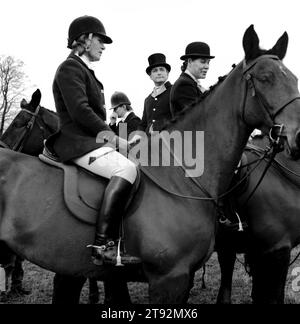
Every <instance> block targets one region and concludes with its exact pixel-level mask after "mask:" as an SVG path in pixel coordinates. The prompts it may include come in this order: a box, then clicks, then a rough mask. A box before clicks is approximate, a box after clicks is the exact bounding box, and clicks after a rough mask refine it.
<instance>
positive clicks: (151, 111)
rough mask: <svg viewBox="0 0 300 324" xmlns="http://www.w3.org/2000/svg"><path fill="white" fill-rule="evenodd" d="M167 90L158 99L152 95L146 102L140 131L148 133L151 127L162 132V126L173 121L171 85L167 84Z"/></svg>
mask: <svg viewBox="0 0 300 324" xmlns="http://www.w3.org/2000/svg"><path fill="white" fill-rule="evenodd" d="M165 87H166V90H165V91H164V92H162V93H161V94H159V95H158V96H156V97H153V96H152V94H150V95H149V96H148V97H147V98H146V99H145V102H144V111H143V117H142V121H141V124H140V126H139V128H138V129H139V130H141V131H144V132H147V133H148V131H149V128H150V126H151V125H152V128H153V130H154V131H160V130H161V129H162V126H163V125H164V124H165V123H166V122H167V121H168V120H170V119H171V111H170V91H171V88H172V85H171V83H170V82H169V81H168V82H166V83H165Z"/></svg>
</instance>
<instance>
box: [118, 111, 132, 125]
mask: <svg viewBox="0 0 300 324" xmlns="http://www.w3.org/2000/svg"><path fill="white" fill-rule="evenodd" d="M130 113H132V111H126V113H125V115H124V116H123V117H122V118H121V120H120V121H121V122H123V123H124V121H125V119H126V118H127V116H128V115H129V114H130Z"/></svg>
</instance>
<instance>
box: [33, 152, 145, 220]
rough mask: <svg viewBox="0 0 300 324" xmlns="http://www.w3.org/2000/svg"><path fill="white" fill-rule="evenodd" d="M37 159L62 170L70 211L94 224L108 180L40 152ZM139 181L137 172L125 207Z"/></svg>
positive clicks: (66, 201) (65, 198) (64, 190)
mask: <svg viewBox="0 0 300 324" xmlns="http://www.w3.org/2000/svg"><path fill="white" fill-rule="evenodd" d="M39 159H40V160H41V161H43V162H44V163H46V164H49V165H51V166H54V167H56V168H60V169H62V170H63V171H64V188H63V192H64V201H65V204H66V206H67V207H68V209H69V210H70V212H71V213H72V214H73V215H74V216H75V217H76V218H77V219H79V220H80V221H82V222H84V223H87V224H91V225H94V224H96V220H97V216H98V213H99V209H100V207H101V203H102V199H103V194H104V191H105V188H106V186H107V184H108V181H109V180H108V179H106V178H103V177H100V176H97V175H95V174H93V173H91V172H89V171H87V170H85V169H83V168H80V167H77V166H75V165H70V164H64V163H61V162H58V161H57V160H53V159H51V158H49V157H47V156H46V155H44V154H40V155H39ZM139 183H140V172H138V176H137V180H136V181H135V184H134V186H133V188H132V191H131V193H130V197H129V199H128V201H127V206H126V208H127V207H128V206H129V204H130V202H131V201H132V199H133V196H134V194H135V192H136V191H137V189H138V187H139Z"/></svg>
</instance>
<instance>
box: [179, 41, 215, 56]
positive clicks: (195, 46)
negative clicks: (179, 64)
mask: <svg viewBox="0 0 300 324" xmlns="http://www.w3.org/2000/svg"><path fill="white" fill-rule="evenodd" d="M197 57H204V58H210V59H212V58H214V56H211V55H210V49H209V46H208V45H207V44H206V43H203V42H193V43H190V44H189V45H188V46H187V47H186V49H185V55H182V56H181V57H180V59H181V60H186V59H187V58H197Z"/></svg>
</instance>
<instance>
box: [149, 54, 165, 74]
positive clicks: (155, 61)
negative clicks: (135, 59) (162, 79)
mask: <svg viewBox="0 0 300 324" xmlns="http://www.w3.org/2000/svg"><path fill="white" fill-rule="evenodd" d="M148 62H149V66H148V67H147V69H146V73H147V74H148V75H150V73H151V70H152V69H153V68H155V67H157V66H164V67H165V68H166V69H167V70H168V72H170V71H171V66H170V65H169V64H168V63H166V57H165V55H164V54H162V53H154V54H152V55H150V56H149V57H148Z"/></svg>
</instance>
